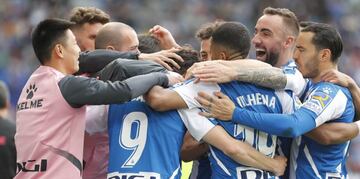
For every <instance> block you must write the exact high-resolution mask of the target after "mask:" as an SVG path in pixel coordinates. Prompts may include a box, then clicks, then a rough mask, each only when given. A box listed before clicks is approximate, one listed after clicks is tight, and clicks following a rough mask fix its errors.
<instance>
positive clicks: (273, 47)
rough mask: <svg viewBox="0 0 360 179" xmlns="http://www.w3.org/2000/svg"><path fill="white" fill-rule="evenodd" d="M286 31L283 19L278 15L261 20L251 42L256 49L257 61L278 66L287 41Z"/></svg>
mask: <svg viewBox="0 0 360 179" xmlns="http://www.w3.org/2000/svg"><path fill="white" fill-rule="evenodd" d="M284 29H285V27H284V23H283V19H282V17H280V16H278V15H263V16H262V17H260V18H259V20H258V21H257V23H256V26H255V34H254V37H253V39H252V41H251V42H252V43H253V44H254V46H255V49H256V59H258V60H260V61H263V62H266V63H269V64H271V65H272V66H276V64H277V63H278V61H279V56H280V53H281V52H282V50H283V46H282V44H283V43H284V42H285V41H286V36H285V32H284Z"/></svg>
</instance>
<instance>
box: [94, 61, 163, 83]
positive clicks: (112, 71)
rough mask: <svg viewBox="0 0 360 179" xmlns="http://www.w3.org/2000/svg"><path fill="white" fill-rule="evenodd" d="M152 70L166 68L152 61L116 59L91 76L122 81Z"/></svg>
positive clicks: (158, 70)
mask: <svg viewBox="0 0 360 179" xmlns="http://www.w3.org/2000/svg"><path fill="white" fill-rule="evenodd" d="M152 72H166V69H165V68H164V67H162V66H161V65H159V64H157V63H155V62H152V61H142V60H128V59H117V60H114V61H112V62H111V63H110V64H108V65H106V66H105V67H104V68H103V69H102V70H101V71H99V72H98V73H96V74H95V75H93V76H95V77H99V79H100V80H104V81H105V80H110V81H122V80H125V79H127V78H130V77H133V76H137V75H144V74H148V73H152Z"/></svg>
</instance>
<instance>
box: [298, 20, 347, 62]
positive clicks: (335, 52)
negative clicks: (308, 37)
mask: <svg viewBox="0 0 360 179" xmlns="http://www.w3.org/2000/svg"><path fill="white" fill-rule="evenodd" d="M301 32H312V33H314V36H313V38H312V43H313V44H314V45H315V47H316V49H317V50H322V49H329V50H330V51H331V61H332V62H333V63H337V62H338V61H339V57H340V55H341V52H342V50H343V42H342V39H341V36H340V34H339V32H338V31H337V30H336V29H335V28H334V27H332V26H330V25H328V24H324V23H314V24H311V25H309V26H307V27H305V28H304V29H302V30H301Z"/></svg>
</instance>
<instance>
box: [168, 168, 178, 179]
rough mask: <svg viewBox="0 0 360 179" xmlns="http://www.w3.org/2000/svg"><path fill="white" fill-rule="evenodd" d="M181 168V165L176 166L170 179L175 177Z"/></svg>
mask: <svg viewBox="0 0 360 179" xmlns="http://www.w3.org/2000/svg"><path fill="white" fill-rule="evenodd" d="M179 169H180V165H179V166H178V167H177V168H176V170H175V171H174V172H173V174H172V175H171V177H170V178H169V179H174V178H175V177H176V176H177V174H178V173H179Z"/></svg>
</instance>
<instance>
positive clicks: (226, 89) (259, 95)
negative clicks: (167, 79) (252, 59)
mask: <svg viewBox="0 0 360 179" xmlns="http://www.w3.org/2000/svg"><path fill="white" fill-rule="evenodd" d="M174 90H176V91H177V92H178V93H179V94H180V96H182V98H183V99H184V101H186V103H187V105H188V107H190V108H191V107H199V106H200V104H198V103H197V101H195V100H194V99H193V97H194V96H196V95H197V92H199V91H205V92H207V93H212V92H214V91H221V92H223V93H225V94H226V95H228V96H229V97H230V99H231V100H232V101H233V102H234V103H235V105H236V106H237V107H241V108H246V109H249V110H253V111H257V112H267V113H283V112H284V113H292V112H293V110H294V106H295V105H294V101H293V96H292V93H291V92H285V91H275V90H271V89H267V88H262V87H258V86H255V85H252V84H249V83H240V82H231V83H226V84H221V85H217V84H213V83H197V84H194V83H187V84H185V85H183V86H180V87H178V88H175V89H174ZM215 123H217V124H218V125H221V126H222V127H223V128H224V129H225V130H226V131H227V132H228V133H229V134H230V135H231V136H233V137H234V138H236V139H238V140H240V141H244V142H247V143H249V144H250V145H252V146H253V147H254V148H255V149H256V150H258V151H260V152H262V153H263V154H265V155H267V156H269V157H273V156H274V154H275V146H276V136H275V135H270V134H267V133H265V132H262V131H259V130H256V129H253V128H249V127H246V126H243V125H240V124H235V123H233V122H222V121H215ZM210 151H211V155H210V161H211V168H212V178H239V179H240V178H241V179H248V178H249V179H250V178H274V176H272V175H271V174H270V173H269V172H267V171H263V170H260V169H256V168H252V167H248V166H244V165H241V164H238V163H236V162H235V161H233V160H232V159H231V158H229V157H228V156H227V155H225V154H224V153H223V152H222V151H220V150H218V149H216V148H214V147H211V148H210Z"/></svg>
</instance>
